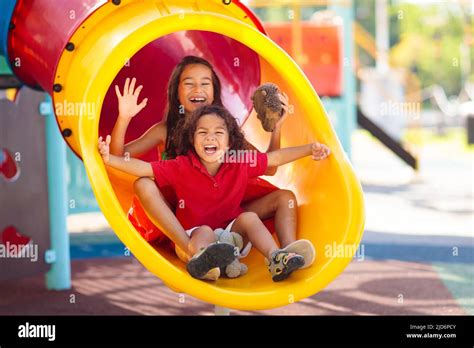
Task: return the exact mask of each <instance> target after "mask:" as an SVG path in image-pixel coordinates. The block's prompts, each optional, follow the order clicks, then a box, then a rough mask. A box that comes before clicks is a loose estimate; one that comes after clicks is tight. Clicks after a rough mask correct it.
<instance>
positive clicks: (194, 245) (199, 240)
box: [187, 226, 216, 255]
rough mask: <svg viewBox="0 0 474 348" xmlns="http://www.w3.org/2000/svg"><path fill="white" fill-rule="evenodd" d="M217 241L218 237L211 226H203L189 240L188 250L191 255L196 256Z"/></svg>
mask: <svg viewBox="0 0 474 348" xmlns="http://www.w3.org/2000/svg"><path fill="white" fill-rule="evenodd" d="M215 241H216V235H215V234H214V231H213V230H212V228H210V227H209V226H201V227H198V228H196V229H195V230H194V231H193V233H192V235H191V239H190V240H189V244H188V248H187V249H188V250H189V253H190V254H191V255H194V254H196V253H197V252H198V251H199V250H201V249H203V248H205V247H207V246H208V245H209V244H211V243H214V242H215Z"/></svg>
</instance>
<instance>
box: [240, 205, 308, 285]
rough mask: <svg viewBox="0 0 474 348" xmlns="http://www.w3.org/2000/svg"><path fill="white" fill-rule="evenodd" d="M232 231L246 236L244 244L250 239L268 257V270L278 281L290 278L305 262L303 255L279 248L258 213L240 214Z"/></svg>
mask: <svg viewBox="0 0 474 348" xmlns="http://www.w3.org/2000/svg"><path fill="white" fill-rule="evenodd" d="M232 231H234V232H237V233H239V234H241V235H242V236H243V237H244V244H246V243H247V240H250V242H252V245H254V246H255V247H256V248H257V249H258V250H259V251H260V252H261V253H262V254H263V255H264V256H265V257H266V258H267V260H268V261H267V265H268V270H269V271H270V273H271V275H272V279H273V280H274V281H276V282H277V281H281V280H284V279H286V278H288V276H289V275H290V274H291V273H293V272H294V271H296V270H297V269H299V268H301V267H302V266H303V265H304V263H305V261H304V258H303V256H301V255H298V254H295V253H290V252H287V251H284V250H279V249H278V246H277V245H276V243H275V241H274V240H273V237H272V236H271V234H270V232H269V231H268V230H267V228H266V227H265V225H264V224H263V222H262V220H260V218H259V217H258V215H257V214H256V213H253V212H245V213H242V214H240V215H239V217H238V218H237V219H235V221H234V224H233V225H232Z"/></svg>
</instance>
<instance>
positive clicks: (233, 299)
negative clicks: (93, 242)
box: [54, 0, 364, 310]
mask: <svg viewBox="0 0 474 348" xmlns="http://www.w3.org/2000/svg"><path fill="white" fill-rule="evenodd" d="M158 3H159V2H152V1H122V5H121V6H120V7H117V6H113V5H112V4H110V6H109V4H107V6H103V7H101V8H100V9H98V10H97V11H96V12H95V13H94V15H93V16H91V17H90V18H88V19H87V21H86V22H85V23H84V26H83V28H82V29H83V30H81V28H80V29H79V30H77V31H76V33H75V34H74V35H73V37H72V39H71V41H72V42H74V43H75V45H76V47H78V49H77V50H75V52H74V53H73V54H71V53H70V52H67V51H65V52H64V54H63V56H62V57H61V60H60V62H59V65H58V69H57V74H56V80H55V82H56V83H61V84H62V85H63V86H65V87H64V89H63V91H62V92H61V93H60V94H57V95H55V97H54V98H55V99H54V103H55V105H57V104H58V103H59V104H63V103H65V102H67V103H84V102H85V103H89V104H93V105H96V107H97V110H98V112H97V113H96V115H100V110H101V108H102V106H103V101H104V99H105V97H106V94H107V92H108V91H109V89H110V86H111V83H112V82H113V81H114V79H115V77H116V76H117V74H118V72H119V71H120V70H121V69H122V68H123V65H124V62H126V61H127V59H129V58H130V57H132V56H133V55H134V54H135V53H136V52H138V51H139V50H140V49H141V48H143V47H144V46H146V45H147V44H149V43H150V42H153V41H154V40H156V39H158V38H161V37H164V36H166V35H169V34H172V33H176V32H182V31H187V30H200V31H209V32H215V33H219V34H221V35H225V36H227V37H230V38H232V39H234V40H237V41H239V42H240V43H242V44H243V45H245V46H247V47H248V48H250V49H251V50H253V51H254V52H256V53H257V54H258V59H259V61H260V75H261V76H260V81H261V82H262V83H263V82H267V81H271V82H274V83H276V84H278V85H279V86H280V87H281V89H282V90H283V91H285V92H287V93H288V94H289V97H290V101H291V103H292V105H293V107H294V113H293V114H292V115H291V116H290V117H289V119H288V120H287V121H286V122H285V125H284V127H283V133H282V146H283V147H285V146H293V145H299V144H303V143H309V142H313V141H315V140H317V141H320V142H322V143H325V144H327V145H328V146H329V147H330V148H331V150H332V155H331V156H330V157H329V159H327V160H324V161H321V162H315V161H312V160H311V159H310V158H305V159H302V160H298V161H296V162H294V163H292V164H288V165H285V166H283V167H281V168H279V170H278V173H277V175H276V176H274V177H269V178H266V179H268V180H269V181H270V182H271V183H273V184H275V185H277V186H278V187H280V188H286V189H290V190H292V191H293V192H295V194H296V196H297V198H298V203H299V208H298V222H299V223H298V237H299V238H307V239H310V240H311V241H312V242H313V243H314V245H315V247H316V251H317V258H316V262H315V264H314V265H313V266H312V267H310V268H308V269H305V270H302V271H298V272H295V273H294V274H293V275H292V276H291V277H290V278H289V279H287V280H286V281H283V282H280V283H274V282H273V281H272V280H271V277H270V274H269V272H268V270H267V269H266V267H265V265H264V262H263V257H262V256H261V255H259V254H258V252H257V251H256V250H253V251H252V252H251V255H250V256H249V257H248V258H247V259H246V260H245V262H246V263H247V264H248V266H249V273H248V274H246V275H245V276H243V277H241V278H238V279H232V280H231V279H220V280H218V281H217V282H215V283H210V282H205V281H200V280H196V279H193V278H191V277H190V276H189V275H188V274H187V272H186V269H185V265H184V264H183V263H182V262H181V261H179V260H178V259H177V257H176V256H175V255H174V254H170V253H169V252H167V251H164V250H158V251H157V250H155V249H154V248H153V247H152V246H150V245H149V243H148V242H146V241H145V240H144V239H143V238H142V237H141V236H140V235H139V234H138V233H137V232H136V231H135V229H134V228H133V226H132V224H131V223H130V221H129V220H128V219H127V216H126V212H127V210H128V208H129V206H130V200H131V197H132V195H133V185H132V184H133V180H134V179H135V178H133V177H130V176H127V175H124V174H120V173H118V172H116V171H110V172H107V170H106V168H105V167H104V164H103V162H102V160H101V157H100V156H99V153H98V151H97V138H98V129H99V117H97V116H95V117H90V115H89V116H87V115H86V114H85V113H82V114H81V112H82V111H80V114H79V115H78V116H76V117H69V116H62V117H60V116H58V122H59V125H60V127H61V128H62V129H65V128H69V129H70V130H71V131H72V133H71V136H69V137H68V138H66V140H67V141H68V143H69V144H70V146H71V147H72V148H73V150H74V151H75V152H76V153H77V154H78V155H80V156H81V157H82V159H83V161H84V165H85V167H86V170H87V173H88V176H89V179H90V182H91V184H92V188H93V190H94V193H95V195H96V198H97V201H98V203H99V206H100V208H101V210H102V212H103V213H104V215H105V217H106V218H107V220H108V221H109V223H110V225H111V226H112V228H113V230H114V231H115V233H116V234H117V236H118V237H119V238H120V240H121V241H122V242H123V243H124V244H125V245H126V246H127V247H128V248H129V249H130V251H131V252H132V253H133V255H134V256H135V257H136V258H137V259H138V260H139V261H140V262H141V263H142V264H143V265H144V266H145V267H146V268H147V269H148V270H149V271H150V272H152V273H154V274H155V275H156V276H157V277H159V278H160V279H162V280H163V281H164V282H165V283H166V284H167V285H168V286H169V287H171V288H172V289H174V290H176V291H179V292H185V293H188V294H190V295H192V296H194V297H197V298H199V299H201V300H203V301H206V302H209V303H213V304H216V305H219V306H223V307H228V308H234V309H244V310H257V309H269V308H274V307H278V306H284V305H287V304H290V303H293V302H296V301H299V300H301V299H304V298H306V297H308V296H311V295H313V294H315V293H317V292H318V291H320V290H321V289H323V288H324V287H325V286H326V285H328V284H329V283H330V282H331V281H332V280H334V278H335V277H337V275H338V274H340V273H341V272H342V271H343V270H344V268H345V267H346V266H347V265H348V263H349V262H350V261H351V258H352V256H353V254H354V253H355V252H356V249H357V247H358V245H359V242H360V240H361V236H362V232H363V225H364V204H363V195H362V190H361V187H360V184H359V182H358V180H357V178H356V176H355V174H354V171H353V169H352V167H351V164H350V163H349V160H348V159H347V157H346V155H345V153H344V151H343V149H342V147H341V145H340V143H339V141H338V139H337V137H336V134H335V132H334V129H333V128H332V126H331V124H330V121H329V119H328V116H327V114H326V112H325V110H324V108H323V106H322V104H321V101H320V100H319V98H318V96H317V94H316V92H315V91H314V89H313V87H312V86H311V84H310V83H309V81H308V80H307V78H306V77H305V75H304V74H303V72H302V71H301V69H300V68H299V67H298V66H297V65H296V63H295V62H294V61H293V60H292V59H291V58H290V57H289V56H288V55H287V54H286V53H285V52H284V51H283V50H282V49H280V48H279V47H278V46H277V45H275V44H274V43H273V42H272V41H271V40H270V39H269V38H268V37H267V36H265V35H264V34H262V33H261V32H260V31H259V30H257V29H256V28H255V24H254V22H253V21H252V20H250V19H249V18H248V16H245V13H244V12H243V11H242V9H241V6H240V7H239V6H237V5H236V4H235V3H234V2H232V3H231V4H229V5H225V4H223V1H221V0H213V1H209V0H206V1H198V2H196V1H188V0H186V1H185V0H181V1H173V2H172V3H173V4H174V5H169V6H167V9H166V11H164V10H163V9H161V8H159V6H158V5H157V4H158ZM170 3H171V2H170ZM197 4H199V6H198V5H197ZM243 128H244V131H245V134H246V137H247V139H248V140H249V141H250V142H251V143H253V144H254V145H256V146H257V147H258V148H260V149H265V147H266V146H267V145H268V141H269V133H265V132H264V131H263V130H262V127H261V125H260V123H259V122H258V120H257V119H256V117H255V115H251V116H250V117H249V119H248V120H247V122H246V123H245V125H244V127H243Z"/></svg>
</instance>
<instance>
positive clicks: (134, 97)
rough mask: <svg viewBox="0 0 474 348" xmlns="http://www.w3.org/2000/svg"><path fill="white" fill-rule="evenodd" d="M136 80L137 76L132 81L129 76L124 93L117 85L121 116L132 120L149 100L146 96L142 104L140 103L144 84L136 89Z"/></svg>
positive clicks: (116, 90)
mask: <svg viewBox="0 0 474 348" xmlns="http://www.w3.org/2000/svg"><path fill="white" fill-rule="evenodd" d="M136 82H137V79H136V78H135V77H134V78H133V79H132V82H130V78H128V77H127V79H126V80H125V85H124V87H123V94H121V93H120V89H119V87H118V86H117V85H115V94H117V99H118V109H119V118H123V119H126V120H130V119H131V118H132V117H134V116H135V115H136V114H138V113H139V112H140V111H142V109H143V108H144V107H145V106H146V104H147V102H148V98H145V99H143V100H142V102H141V103H140V104H138V96H139V95H140V92H141V90H142V88H143V86H141V85H140V86H138V87H137V88H136V89H135V83H136Z"/></svg>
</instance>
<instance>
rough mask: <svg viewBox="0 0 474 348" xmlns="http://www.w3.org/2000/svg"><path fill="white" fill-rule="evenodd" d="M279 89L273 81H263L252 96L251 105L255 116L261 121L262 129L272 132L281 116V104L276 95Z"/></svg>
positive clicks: (282, 110) (282, 111)
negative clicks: (255, 113)
mask: <svg viewBox="0 0 474 348" xmlns="http://www.w3.org/2000/svg"><path fill="white" fill-rule="evenodd" d="M279 93H280V89H279V88H278V86H277V85H275V84H274V83H264V84H263V85H261V86H260V87H258V88H257V89H256V90H255V92H254V94H253V96H252V101H253V107H254V108H255V111H256V112H257V117H258V119H259V120H260V122H261V123H262V127H263V129H265V130H266V131H267V132H273V129H275V124H276V123H277V122H278V121H279V120H280V118H281V117H282V116H283V113H284V109H283V105H282V103H281V101H280V98H279V97H278V94H279Z"/></svg>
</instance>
